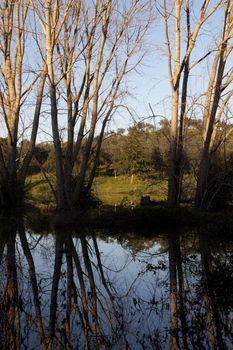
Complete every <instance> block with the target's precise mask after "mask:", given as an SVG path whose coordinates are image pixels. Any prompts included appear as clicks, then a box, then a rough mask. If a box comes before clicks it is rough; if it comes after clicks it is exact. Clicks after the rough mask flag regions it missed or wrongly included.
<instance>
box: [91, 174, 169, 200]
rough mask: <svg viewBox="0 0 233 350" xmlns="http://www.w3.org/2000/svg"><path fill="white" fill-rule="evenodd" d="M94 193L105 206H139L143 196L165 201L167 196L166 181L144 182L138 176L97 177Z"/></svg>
mask: <svg viewBox="0 0 233 350" xmlns="http://www.w3.org/2000/svg"><path fill="white" fill-rule="evenodd" d="M93 192H94V194H95V195H96V196H97V198H99V199H100V200H101V201H102V203H103V204H104V205H114V206H115V205H116V206H119V205H126V206H127V204H128V205H130V204H133V205H135V206H136V205H138V204H139V203H140V199H141V197H142V196H150V197H151V199H152V200H154V201H164V200H165V199H166V194H167V182H166V181H165V180H154V181H151V180H142V179H140V178H138V177H136V176H134V177H133V178H132V177H129V176H117V177H116V178H115V177H113V176H112V177H110V176H109V177H107V176H105V177H97V178H96V179H95V182H94V186H93Z"/></svg>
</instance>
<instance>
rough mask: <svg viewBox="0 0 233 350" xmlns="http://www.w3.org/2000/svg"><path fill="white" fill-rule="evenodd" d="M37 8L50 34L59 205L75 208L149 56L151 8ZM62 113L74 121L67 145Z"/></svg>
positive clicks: (69, 4)
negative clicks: (130, 78) (133, 75)
mask: <svg viewBox="0 0 233 350" xmlns="http://www.w3.org/2000/svg"><path fill="white" fill-rule="evenodd" d="M31 3H32V6H33V8H34V11H35V13H36V15H37V16H38V18H39V20H40V23H41V27H42V29H43V31H44V35H45V45H46V58H45V61H46V63H47V70H48V76H49V86H50V87H49V89H50V104H51V119H52V131H53V140H54V146H55V154H56V188H57V204H58V208H59V209H64V208H71V207H73V206H76V205H77V204H79V203H80V198H81V197H82V196H86V195H87V192H88V191H90V188H91V185H92V182H93V179H94V176H95V170H96V167H97V164H98V157H99V153H100V147H101V143H102V139H103V134H104V131H105V128H106V125H107V124H108V122H109V120H110V119H111V117H112V115H113V113H114V112H115V111H116V108H117V106H118V105H119V101H121V99H122V98H123V95H124V90H123V89H122V87H123V85H122V83H123V80H124V78H125V77H126V75H127V74H128V73H130V72H131V71H132V70H134V69H135V67H136V66H137V65H138V64H139V63H140V61H141V59H142V57H143V55H144V50H142V42H143V37H144V35H145V33H146V31H147V28H148V26H149V23H150V16H151V13H150V1H148V0H144V1H138V0H131V1H130V2H128V3H127V4H126V3H122V2H120V1H116V2H114V1H112V0H108V1H103V0H95V1H94V2H93V4H90V3H86V2H84V1H81V0H80V1H75V2H74V1H58V0H57V1H55V2H51V1H47V2H46V5H44V6H43V7H42V8H41V9H38V8H37V7H36V4H35V3H34V2H33V1H31ZM58 9H59V11H58ZM56 11H57V12H56ZM56 13H57V14H56ZM140 51H141V52H140ZM59 108H62V110H63V111H65V113H66V116H67V124H66V126H65V129H66V141H65V142H62V140H61V135H60V134H59V126H60V124H59V118H58V111H59ZM99 130H100V131H99ZM97 132H100V137H99V139H98V145H97V148H96V152H95V151H94V150H93V145H94V140H95V135H96V133H97ZM93 151H94V164H93V166H92V169H91V171H90V174H91V175H90V177H89V176H88V169H89V167H90V156H91V154H92V153H93ZM77 160H79V166H77Z"/></svg>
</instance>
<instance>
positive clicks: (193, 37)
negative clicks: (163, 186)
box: [163, 0, 223, 206]
mask: <svg viewBox="0 0 233 350" xmlns="http://www.w3.org/2000/svg"><path fill="white" fill-rule="evenodd" d="M222 2H223V1H222V0H219V1H216V2H215V4H213V5H212V6H210V1H209V0H204V1H202V2H201V5H200V7H199V14H198V16H197V20H196V23H191V19H190V18H191V16H190V12H191V10H190V3H189V0H186V1H185V2H184V1H181V0H174V1H172V2H171V3H172V6H173V9H172V10H169V9H168V1H167V0H164V1H163V18H164V31H165V38H166V48H167V59H168V74H169V81H170V86H171V90H172V96H171V124H170V151H169V181H168V202H169V204H170V205H171V206H174V205H177V204H179V201H180V195H181V187H182V167H183V148H184V126H185V120H186V112H187V91H188V82H189V76H190V69H191V67H190V57H191V54H192V52H193V50H194V48H195V45H196V43H197V40H198V36H199V33H200V30H201V28H202V26H203V25H204V23H205V22H206V21H207V19H208V18H209V17H210V16H211V15H212V14H213V13H214V12H215V11H216V9H217V8H218V7H219V6H220V4H221V3H222ZM183 12H184V16H185V18H186V30H185V31H184V33H185V36H186V47H183V44H182V39H183V35H182V33H183V31H182V30H181V28H182V25H183V21H182V20H183ZM170 21H173V25H174V30H173V31H172V35H171V34H170V31H169V23H170ZM192 28H193V29H192ZM207 55H208V54H206V55H204V57H203V58H202V59H200V60H199V62H201V61H202V60H203V59H204V58H205V57H206V56H207ZM192 66H194V65H192Z"/></svg>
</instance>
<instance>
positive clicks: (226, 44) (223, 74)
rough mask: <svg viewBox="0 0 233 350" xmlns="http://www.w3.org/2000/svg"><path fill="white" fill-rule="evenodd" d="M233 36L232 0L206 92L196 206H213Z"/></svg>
mask: <svg viewBox="0 0 233 350" xmlns="http://www.w3.org/2000/svg"><path fill="white" fill-rule="evenodd" d="M232 36H233V4H232V1H230V0H229V1H226V2H225V18H224V22H223V29H222V37H221V39H220V40H219V43H218V45H217V49H216V53H215V57H214V60H213V63H212V67H211V71H210V78H209V83H208V87H207V91H206V95H205V106H204V116H203V133H202V137H203V149H202V153H201V160H200V167H199V172H198V179H197V189H196V205H197V206H198V207H205V208H208V207H209V205H210V198H209V189H210V188H209V184H208V174H209V168H210V161H211V156H212V154H213V153H214V151H215V140H216V133H217V128H218V125H219V122H220V119H221V117H222V115H223V112H224V110H225V109H226V107H227V104H228V102H229V101H230V99H231V98H232V95H233V89H232V86H231V84H232V82H233V69H232V66H231V65H230V68H229V67H228V65H227V62H228V61H229V58H230V57H231V53H232V50H233V45H232V42H231V39H232ZM227 136H228V135H227ZM225 138H226V137H225Z"/></svg>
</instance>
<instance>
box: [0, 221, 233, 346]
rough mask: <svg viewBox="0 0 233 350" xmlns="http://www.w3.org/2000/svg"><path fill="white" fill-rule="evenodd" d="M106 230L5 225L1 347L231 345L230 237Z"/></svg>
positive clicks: (0, 249)
mask: <svg viewBox="0 0 233 350" xmlns="http://www.w3.org/2000/svg"><path fill="white" fill-rule="evenodd" d="M104 239H105V241H104ZM106 239H107V238H106V236H105V238H103V237H102V238H101V237H100V235H96V234H94V233H90V234H89V235H88V236H85V235H80V236H79V237H78V236H77V235H75V234H74V235H73V237H72V235H70V234H67V233H65V232H56V233H55V234H53V235H52V234H50V235H47V236H44V235H40V236H39V235H35V234H33V233H31V232H26V231H25V227H24V224H23V222H22V221H20V222H19V224H18V226H17V227H13V228H11V231H10V232H9V230H8V231H6V230H5V231H4V230H2V232H1V240H0V264H1V267H0V273H1V280H0V332H1V344H0V348H2V349H24V348H29V349H33V348H35V349H36V348H37V349H96V350H97V349H122V350H123V349H174V350H176V349H231V348H232V347H233V331H232V325H233V323H232V322H233V321H232V317H233V312H232V311H233V310H232V308H233V296H232V293H231V291H232V287H233V254H232V247H233V245H232V242H229V240H228V241H227V240H226V241H225V242H224V241H222V242H218V243H217V242H214V241H213V244H210V240H209V238H208V237H207V236H205V235H203V234H200V235H197V234H186V235H184V234H183V235H180V234H178V233H174V234H171V235H164V236H156V237H154V238H153V239H152V238H150V240H146V239H141V240H140V239H138V238H137V239H135V236H133V235H130V236H129V237H125V238H123V237H122V236H118V237H116V236H115V238H112V239H110V238H109V241H108V242H106Z"/></svg>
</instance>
